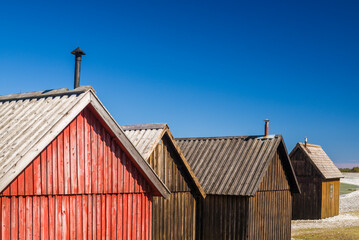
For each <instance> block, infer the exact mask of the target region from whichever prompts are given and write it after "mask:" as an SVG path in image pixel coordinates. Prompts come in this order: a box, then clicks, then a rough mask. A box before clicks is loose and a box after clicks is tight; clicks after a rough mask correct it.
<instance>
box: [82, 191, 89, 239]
mask: <svg viewBox="0 0 359 240" xmlns="http://www.w3.org/2000/svg"><path fill="white" fill-rule="evenodd" d="M81 197H82V237H83V238H82V239H89V236H87V225H88V224H87V222H88V206H87V205H88V195H82V196H81Z"/></svg>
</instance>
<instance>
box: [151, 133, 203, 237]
mask: <svg viewBox="0 0 359 240" xmlns="http://www.w3.org/2000/svg"><path fill="white" fill-rule="evenodd" d="M148 162H149V164H150V165H151V167H152V168H153V169H154V171H155V172H156V173H157V174H158V176H159V177H160V179H161V180H162V181H163V182H164V183H165V184H166V186H167V187H168V188H169V190H170V191H171V192H172V194H171V197H170V199H167V200H166V199H163V198H159V197H154V201H153V228H152V237H153V239H155V240H162V239H163V240H165V239H174V240H176V239H178V240H182V239H188V240H193V239H194V238H195V225H196V222H195V215H196V204H195V203H196V198H197V196H196V193H195V191H194V189H195V187H194V186H193V183H191V182H190V179H191V176H190V175H189V174H188V173H187V172H186V170H185V167H184V166H183V163H182V161H181V160H180V158H179V155H178V153H177V152H176V151H175V149H174V148H173V146H172V144H171V143H170V140H169V139H168V137H167V136H166V135H165V136H164V137H163V139H162V141H161V142H160V143H159V144H158V145H157V147H156V148H155V150H154V151H153V153H152V154H151V156H150V158H149V160H148Z"/></svg>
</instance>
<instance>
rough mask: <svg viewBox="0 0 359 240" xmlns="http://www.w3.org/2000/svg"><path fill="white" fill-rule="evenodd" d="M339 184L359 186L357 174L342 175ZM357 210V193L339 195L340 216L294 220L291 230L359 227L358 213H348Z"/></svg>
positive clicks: (358, 174) (358, 198)
mask: <svg viewBox="0 0 359 240" xmlns="http://www.w3.org/2000/svg"><path fill="white" fill-rule="evenodd" d="M341 182H342V183H348V184H354V185H358V186H359V173H344V178H343V179H341ZM358 210H359V191H355V192H352V193H349V194H345V195H341V196H340V200H339V212H340V214H339V215H338V216H335V217H331V218H326V219H321V220H295V221H292V230H293V231H295V230H299V229H310V228H336V227H353V226H359V215H358V213H350V212H353V211H358Z"/></svg>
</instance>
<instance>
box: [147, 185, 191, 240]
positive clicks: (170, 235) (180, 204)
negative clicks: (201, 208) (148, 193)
mask: <svg viewBox="0 0 359 240" xmlns="http://www.w3.org/2000/svg"><path fill="white" fill-rule="evenodd" d="M195 213H196V201H195V199H194V198H193V196H192V195H191V193H190V192H177V193H172V194H171V196H170V198H169V199H163V198H160V197H154V198H153V228H152V233H153V235H152V238H153V239H156V240H166V239H173V240H194V239H195V216H196V215H195Z"/></svg>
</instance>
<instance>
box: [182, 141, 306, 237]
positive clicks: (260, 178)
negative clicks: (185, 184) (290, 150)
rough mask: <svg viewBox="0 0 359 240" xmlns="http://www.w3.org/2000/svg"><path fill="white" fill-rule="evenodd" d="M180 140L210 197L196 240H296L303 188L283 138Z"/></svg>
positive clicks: (202, 206)
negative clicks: (297, 199)
mask: <svg viewBox="0 0 359 240" xmlns="http://www.w3.org/2000/svg"><path fill="white" fill-rule="evenodd" d="M176 140H177V142H178V144H179V146H180V148H181V150H182V152H183V154H184V156H185V157H186V159H187V160H188V163H189V164H190V166H191V168H192V169H193V171H194V173H195V175H196V176H197V178H198V180H199V182H200V184H201V185H202V186H203V188H204V190H205V192H206V194H207V197H206V198H205V199H201V200H200V201H198V202H197V224H196V226H197V228H196V239H201V240H202V239H203V240H205V239H206V240H216V239H226V240H227V239H250V240H264V239H276V240H281V239H290V236H291V217H292V194H293V193H296V192H299V191H300V190H299V187H298V184H297V180H296V177H295V175H294V171H293V168H292V166H291V163H290V161H289V157H288V154H287V150H286V147H285V144H284V141H283V138H282V136H281V135H269V136H265V137H263V136H239V137H206V138H180V139H176Z"/></svg>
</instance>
